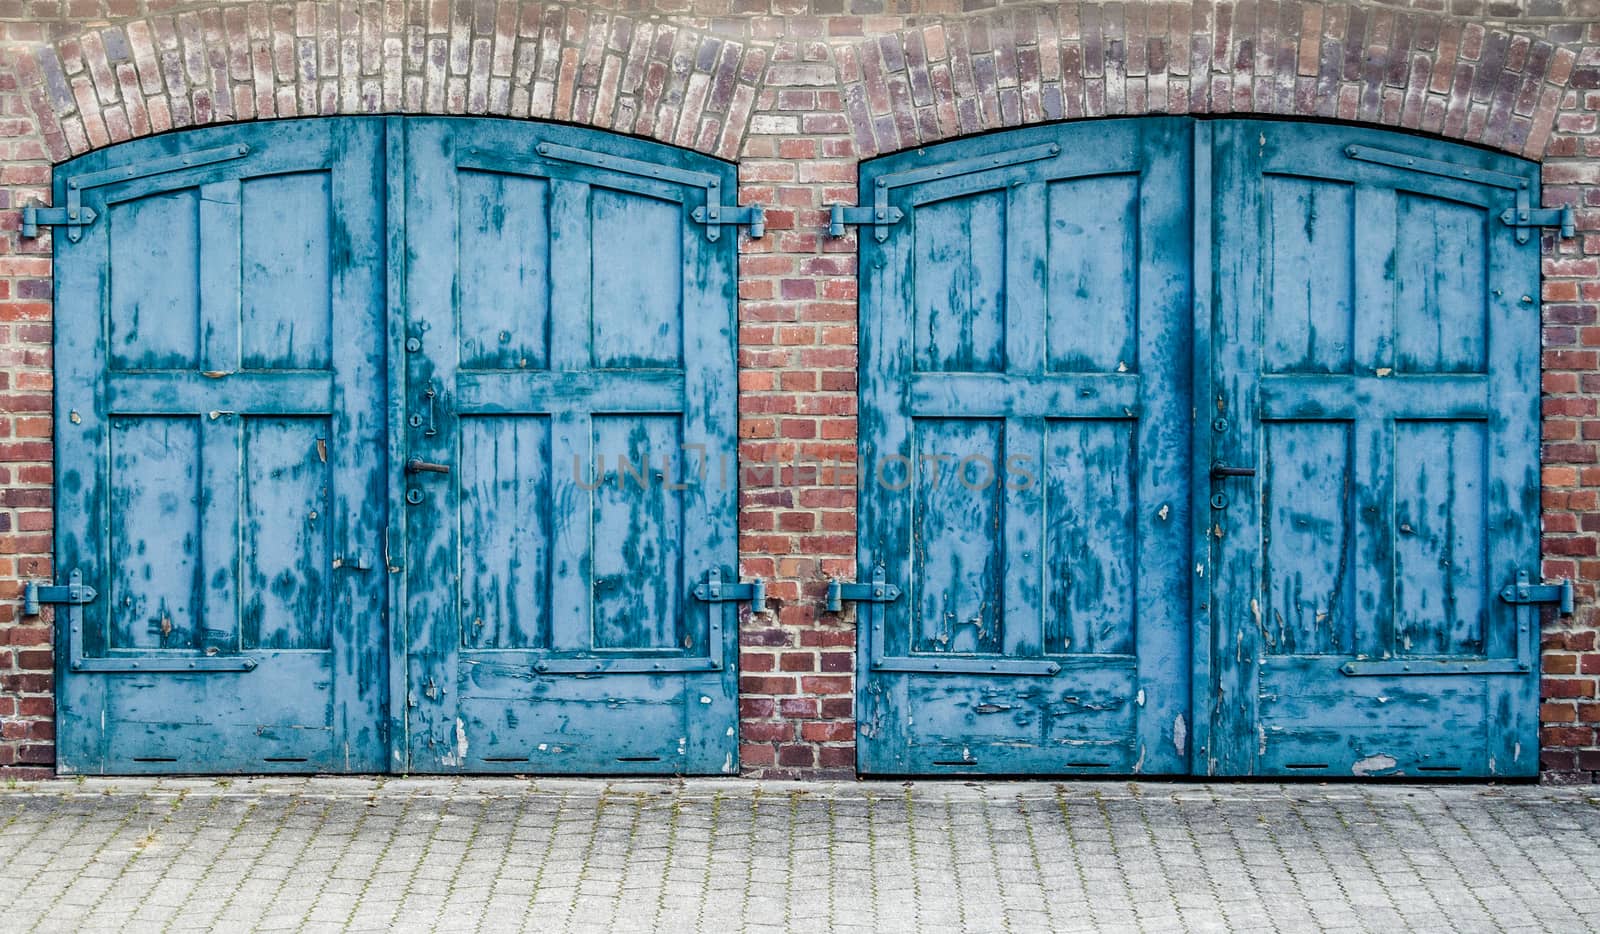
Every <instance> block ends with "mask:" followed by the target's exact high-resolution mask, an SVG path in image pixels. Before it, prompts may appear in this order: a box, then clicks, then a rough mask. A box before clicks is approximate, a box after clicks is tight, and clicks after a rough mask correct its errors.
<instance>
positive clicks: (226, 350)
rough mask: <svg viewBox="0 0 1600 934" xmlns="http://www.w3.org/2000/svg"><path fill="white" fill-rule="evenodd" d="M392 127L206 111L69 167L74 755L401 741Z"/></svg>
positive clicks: (65, 373)
mask: <svg viewBox="0 0 1600 934" xmlns="http://www.w3.org/2000/svg"><path fill="white" fill-rule="evenodd" d="M381 134H382V124H381V122H378V121H374V120H360V119H353V120H340V121H316V122H311V121H308V122H304V123H284V124H273V125H270V126H267V125H262V126H253V127H229V128H220V129H208V130H202V131H196V132H193V133H185V134H180V135H177V136H168V137H162V138H158V139H151V140H145V141H141V142H137V143H130V144H128V145H125V146H119V147H115V148H113V149H110V150H105V151H102V152H99V153H95V154H93V155H89V156H85V157H83V158H81V159H78V160H75V161H73V162H71V163H68V164H66V165H65V166H62V167H61V168H60V169H59V170H58V171H57V173H56V192H55V197H56V204H58V205H64V204H68V203H80V202H81V204H82V206H83V207H84V208H87V209H88V210H90V211H93V212H94V213H95V214H96V215H97V219H96V220H95V221H94V222H93V223H92V224H89V225H88V226H84V227H81V228H73V229H70V230H69V229H68V228H58V229H57V232H56V238H55V244H56V258H57V267H56V268H57V281H56V300H57V304H56V322H55V324H56V348H55V363H56V386H57V391H56V409H55V415H56V418H55V424H56V491H57V507H58V508H57V572H58V575H59V576H60V577H61V578H63V579H65V578H68V577H69V575H72V574H77V575H78V576H79V577H80V578H81V580H82V581H83V582H84V583H85V584H86V585H88V586H90V587H92V588H94V590H95V591H96V592H97V594H98V596H97V598H96V599H95V600H93V601H92V602H90V603H88V604H85V605H82V606H74V607H67V606H63V607H60V608H59V609H58V614H57V619H58V642H57V644H58V646H59V648H60V652H59V659H60V663H59V665H58V668H57V671H58V683H57V689H58V693H57V697H58V706H57V723H58V737H57V739H58V760H57V761H58V765H59V767H60V768H61V770H62V771H64V772H124V773H125V772H274V771H294V772H305V771H374V770H377V769H381V768H382V767H383V765H384V761H385V737H384V735H383V732H382V729H381V726H382V724H381V720H380V714H381V711H382V710H383V697H384V695H385V693H386V691H387V688H386V687H385V684H386V677H387V670H388V668H387V661H386V656H385V649H386V645H385V641H384V638H383V634H384V614H385V611H386V607H387V597H386V586H385V580H384V578H385V575H384V574H383V572H382V570H381V568H380V567H379V566H378V565H377V564H376V562H377V561H378V560H379V557H380V556H379V550H380V549H379V543H380V542H381V541H382V535H383V529H384V526H385V523H386V521H387V518H386V517H387V508H386V494H385V485H384V478H383V466H384V464H385V450H386V445H387V441H386V426H385V422H384V418H383V410H384V405H383V400H384V366H383V360H384V351H383V334H384V324H383V320H384V319H383V294H384V292H383V253H384V241H383V197H382V184H383V176H382V148H381V145H380V144H381V139H382V136H381Z"/></svg>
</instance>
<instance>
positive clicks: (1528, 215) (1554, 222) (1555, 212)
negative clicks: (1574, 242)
mask: <svg viewBox="0 0 1600 934" xmlns="http://www.w3.org/2000/svg"><path fill="white" fill-rule="evenodd" d="M1500 220H1501V222H1502V223H1504V224H1505V225H1506V226H1507V227H1516V228H1518V229H1519V233H1520V231H1521V229H1522V228H1527V227H1559V228H1561V239H1563V240H1571V239H1572V238H1573V237H1576V236H1577V235H1578V219H1577V216H1576V215H1575V214H1574V213H1573V211H1572V208H1570V207H1560V208H1530V207H1526V206H1524V205H1521V204H1519V205H1518V206H1517V207H1514V208H1506V209H1505V210H1504V211H1503V212H1501V214H1500ZM1523 237H1526V235H1525V234H1524V235H1523Z"/></svg>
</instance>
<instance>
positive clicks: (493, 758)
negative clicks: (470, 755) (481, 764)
mask: <svg viewBox="0 0 1600 934" xmlns="http://www.w3.org/2000/svg"><path fill="white" fill-rule="evenodd" d="M483 761H485V762H527V761H528V757H527V756H484V757H483Z"/></svg>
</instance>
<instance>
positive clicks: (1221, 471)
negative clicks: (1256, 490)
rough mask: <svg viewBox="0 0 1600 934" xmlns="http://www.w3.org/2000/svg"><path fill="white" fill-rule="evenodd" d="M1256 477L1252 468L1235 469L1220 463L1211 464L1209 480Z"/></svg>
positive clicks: (1213, 462)
mask: <svg viewBox="0 0 1600 934" xmlns="http://www.w3.org/2000/svg"><path fill="white" fill-rule="evenodd" d="M1255 475H1256V469H1255V468H1254V467H1235V466H1233V465H1231V464H1224V463H1223V462H1222V461H1212V462H1211V479H1213V480H1223V479H1226V478H1228V477H1253V476H1255Z"/></svg>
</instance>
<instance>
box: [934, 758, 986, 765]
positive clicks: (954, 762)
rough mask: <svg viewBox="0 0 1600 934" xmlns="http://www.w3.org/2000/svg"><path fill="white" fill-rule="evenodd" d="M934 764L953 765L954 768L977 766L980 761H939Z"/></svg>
mask: <svg viewBox="0 0 1600 934" xmlns="http://www.w3.org/2000/svg"><path fill="white" fill-rule="evenodd" d="M933 764H934V765H952V766H963V765H977V764H978V760H977V759H939V760H936V761H935V762H934V763H933Z"/></svg>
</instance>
